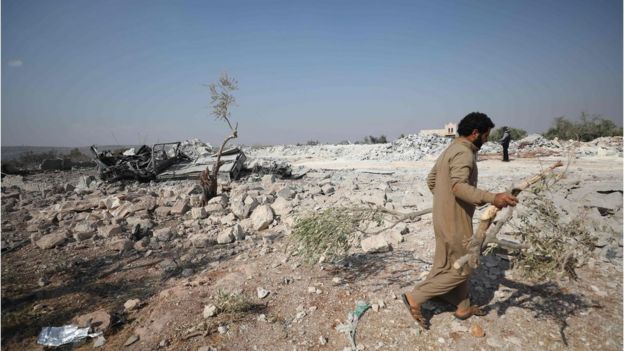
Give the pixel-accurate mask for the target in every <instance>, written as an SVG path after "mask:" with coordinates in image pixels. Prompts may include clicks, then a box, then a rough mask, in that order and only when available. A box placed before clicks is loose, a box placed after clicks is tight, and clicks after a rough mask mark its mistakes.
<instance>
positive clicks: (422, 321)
mask: <svg viewBox="0 0 624 351" xmlns="http://www.w3.org/2000/svg"><path fill="white" fill-rule="evenodd" d="M401 300H403V304H404V305H405V307H407V309H408V310H409V313H410V314H411V315H412V318H414V320H415V321H416V322H417V323H418V325H420V327H421V328H423V329H425V330H428V329H429V321H427V319H426V318H425V317H424V316H423V315H422V311H421V308H420V305H416V306H412V305H410V303H409V301H407V295H405V294H401Z"/></svg>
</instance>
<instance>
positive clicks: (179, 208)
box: [171, 200, 189, 215]
mask: <svg viewBox="0 0 624 351" xmlns="http://www.w3.org/2000/svg"><path fill="white" fill-rule="evenodd" d="M188 203H189V202H188V200H178V201H177V202H176V203H175V204H174V205H173V207H172V208H171V214H174V215H183V214H185V213H186V212H188V210H189V205H188Z"/></svg>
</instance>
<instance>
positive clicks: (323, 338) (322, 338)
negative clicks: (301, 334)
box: [319, 335, 327, 346]
mask: <svg viewBox="0 0 624 351" xmlns="http://www.w3.org/2000/svg"><path fill="white" fill-rule="evenodd" d="M319 344H320V345H321V346H324V345H327V338H326V337H324V336H323V335H321V336H319Z"/></svg>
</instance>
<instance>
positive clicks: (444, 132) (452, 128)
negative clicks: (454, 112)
mask: <svg viewBox="0 0 624 351" xmlns="http://www.w3.org/2000/svg"><path fill="white" fill-rule="evenodd" d="M420 134H421V135H438V136H456V135H457V124H455V123H452V122H451V123H447V124H445V125H444V128H443V129H423V130H421V131H420Z"/></svg>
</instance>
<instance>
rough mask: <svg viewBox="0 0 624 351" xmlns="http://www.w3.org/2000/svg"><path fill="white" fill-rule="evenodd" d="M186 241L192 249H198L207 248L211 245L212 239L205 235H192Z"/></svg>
mask: <svg viewBox="0 0 624 351" xmlns="http://www.w3.org/2000/svg"><path fill="white" fill-rule="evenodd" d="M188 240H189V242H190V243H191V245H193V246H194V247H198V248H204V247H208V246H210V244H211V243H213V242H214V239H211V238H210V237H209V236H208V235H207V234H205V233H196V234H193V235H191V236H190V237H189V238H188Z"/></svg>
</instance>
